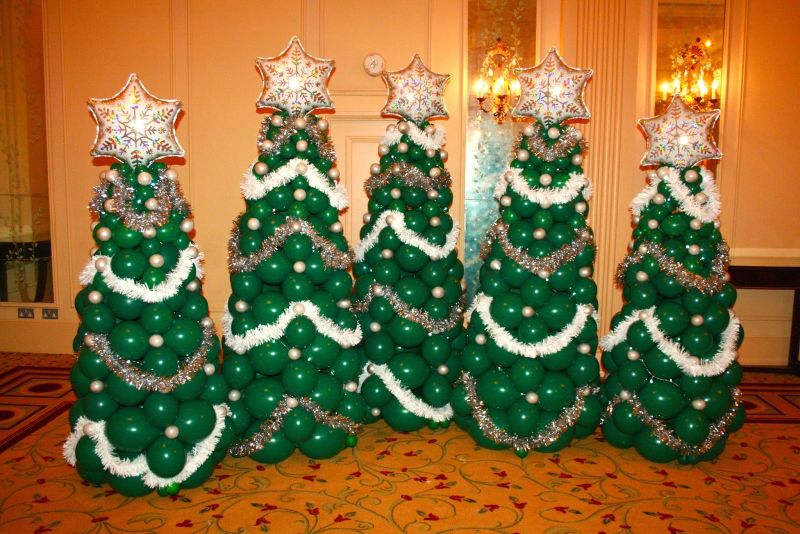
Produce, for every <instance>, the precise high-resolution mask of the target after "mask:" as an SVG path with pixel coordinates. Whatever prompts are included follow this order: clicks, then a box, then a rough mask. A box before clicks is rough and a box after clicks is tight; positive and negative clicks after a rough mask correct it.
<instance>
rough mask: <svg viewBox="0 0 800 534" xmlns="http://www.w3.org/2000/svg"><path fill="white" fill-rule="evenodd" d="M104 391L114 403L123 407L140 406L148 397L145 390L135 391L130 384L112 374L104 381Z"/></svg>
mask: <svg viewBox="0 0 800 534" xmlns="http://www.w3.org/2000/svg"><path fill="white" fill-rule="evenodd" d="M105 391H107V392H108V394H109V395H111V398H112V399H114V401H116V402H117V403H119V404H122V405H123V406H136V405H138V404H141V403H142V401H144V399H145V397H147V395H148V392H147V391H146V390H143V389H137V388H136V387H135V386H134V385H133V384H131V383H130V382H126V381H124V380H123V379H121V378H119V377H118V376H117V375H113V374H112V375H110V376H109V377H108V381H106V389H105Z"/></svg>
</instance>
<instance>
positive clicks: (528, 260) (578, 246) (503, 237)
mask: <svg viewBox="0 0 800 534" xmlns="http://www.w3.org/2000/svg"><path fill="white" fill-rule="evenodd" d="M495 240H496V241H497V242H498V243H500V247H501V248H502V249H503V254H505V255H506V256H507V257H509V258H511V259H512V260H514V261H515V262H517V263H518V264H520V265H521V266H522V267H523V268H524V269H527V270H529V271H531V272H533V273H539V272H540V271H547V272H548V273H551V274H552V273H554V272H556V271H557V270H558V269H559V267H561V266H562V265H564V264H565V263H568V262H570V261H572V260H574V259H575V258H576V257H577V256H578V254H580V253H581V252H583V249H584V248H586V247H587V246H589V247H594V238H593V237H592V234H591V232H589V231H588V230H586V229H583V230H579V231H578V235H577V236H576V238H575V239H574V240H573V241H571V242H570V243H567V244H566V245H563V246H562V247H561V248H559V249H558V250H554V251H553V252H552V253H550V254H548V255H547V256H545V257H543V258H534V257H532V256H530V255H529V254H528V253H527V251H526V250H525V249H523V248H520V247H516V246H514V245H513V244H512V243H511V241H509V239H508V224H506V223H505V222H503V220H502V219H498V220H497V221H496V222H495V223H494V224H492V226H490V227H489V231H488V232H487V233H486V240H485V241H484V242H483V243H481V249H480V256H481V258H482V259H486V256H487V255H488V254H489V253H490V252H491V250H492V243H493V242H494V241H495Z"/></svg>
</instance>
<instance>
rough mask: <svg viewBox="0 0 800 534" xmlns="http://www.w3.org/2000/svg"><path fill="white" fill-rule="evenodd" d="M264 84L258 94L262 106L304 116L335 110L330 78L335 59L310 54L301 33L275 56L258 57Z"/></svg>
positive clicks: (259, 104) (258, 105)
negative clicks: (329, 86) (302, 40)
mask: <svg viewBox="0 0 800 534" xmlns="http://www.w3.org/2000/svg"><path fill="white" fill-rule="evenodd" d="M256 66H257V67H258V72H259V74H261V79H262V81H263V83H264V87H263V89H262V90H261V95H260V96H259V97H258V101H257V102H256V107H258V108H259V109H264V108H268V109H276V110H283V111H286V112H288V113H289V114H290V115H299V116H304V115H306V114H308V113H310V112H311V111H313V110H315V109H318V110H331V109H333V102H332V101H331V97H330V95H329V94H328V80H329V79H330V77H331V73H332V72H333V66H334V61H333V60H332V59H321V58H317V57H314V56H310V55H308V54H307V53H306V50H305V48H303V45H302V43H301V42H300V39H298V38H297V36H294V37H292V38H291V39H290V40H289V44H288V46H287V47H286V48H285V49H284V50H283V52H281V53H280V54H278V55H277V56H275V57H259V58H256Z"/></svg>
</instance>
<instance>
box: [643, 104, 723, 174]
mask: <svg viewBox="0 0 800 534" xmlns="http://www.w3.org/2000/svg"><path fill="white" fill-rule="evenodd" d="M718 117H719V110H718V109H715V110H713V111H694V110H693V109H691V108H690V107H689V106H688V105H687V104H686V103H685V102H684V101H683V98H682V97H681V96H680V95H679V94H676V95H673V97H672V101H671V102H670V103H669V106H667V110H666V111H665V112H664V113H663V114H662V115H656V116H655V117H650V118H647V119H639V125H640V126H641V128H642V130H644V133H645V135H646V136H647V152H646V153H645V155H644V157H643V158H642V163H641V165H671V166H673V167H676V168H680V169H684V168H686V167H691V166H692V165H694V164H695V163H697V162H699V161H703V160H705V159H719V158H721V157H722V152H720V151H719V149H718V148H717V143H716V142H715V141H714V135H713V132H712V130H713V128H714V123H715V122H716V121H717V118H718Z"/></svg>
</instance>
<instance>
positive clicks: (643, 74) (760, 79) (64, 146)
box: [0, 0, 800, 363]
mask: <svg viewBox="0 0 800 534" xmlns="http://www.w3.org/2000/svg"><path fill="white" fill-rule="evenodd" d="M464 4H465V2H463V1H461V0H408V1H406V2H403V3H398V2H388V1H383V0H381V1H375V2H366V1H358V0H298V1H285V0H284V1H279V0H268V1H265V0H259V1H249V0H248V1H245V0H235V1H229V2H218V1H215V0H191V1H189V0H172V1H169V2H168V1H160V0H137V1H134V0H120V1H117V2H101V1H99V0H98V1H93V2H71V1H68V0H45V2H44V7H45V16H44V18H45V36H46V37H45V38H46V42H45V52H46V58H45V59H46V73H47V76H46V85H47V87H46V90H47V123H48V143H49V144H48V166H49V170H50V201H51V214H52V218H53V221H54V222H53V233H54V240H55V254H56V257H55V260H54V261H55V265H54V279H55V298H56V303H55V306H56V307H57V308H58V309H59V312H60V318H59V320H57V321H44V320H42V319H40V317H41V314H40V312H39V311H38V310H37V312H36V317H37V318H36V319H34V320H25V321H22V320H16V319H15V317H16V307H13V306H0V350H27V351H40V352H46V351H51V352H52V351H57V352H65V351H69V342H70V339H71V337H72V335H73V333H74V331H75V327H76V325H77V317H76V316H75V312H74V309H73V307H72V298H73V296H74V294H75V292H76V291H77V290H78V283H77V274H78V272H79V271H80V269H81V268H82V267H83V265H84V263H85V262H86V260H87V258H88V252H89V248H90V247H91V246H92V243H91V236H90V233H89V229H88V224H89V217H88V213H87V211H86V209H85V205H86V202H87V201H88V199H89V195H90V190H91V187H92V185H94V183H95V182H96V180H97V173H98V172H99V170H100V169H101V168H102V167H100V166H97V165H95V164H93V162H92V160H91V159H90V158H89V156H88V151H89V147H90V145H91V141H92V139H93V134H94V124H93V121H92V120H91V118H90V116H89V114H88V112H87V110H86V107H85V102H86V99H87V98H88V97H90V96H94V97H103V96H110V95H112V94H114V93H115V92H116V91H117V90H118V89H119V87H120V86H121V85H122V83H123V82H124V80H125V79H126V76H127V74H128V73H129V72H131V71H134V70H135V71H137V72H138V73H139V75H140V77H141V78H142V79H143V80H144V82H145V83H146V85H147V87H148V88H149V89H150V90H151V91H153V92H154V93H155V94H157V95H159V96H162V97H165V98H166V97H170V98H178V99H180V100H182V101H183V102H184V109H185V110H186V114H185V115H184V117H183V119H182V120H181V121H180V122H179V125H178V135H179V137H180V139H181V142H182V143H183V145H184V147H185V148H186V151H187V159H186V162H185V164H183V165H179V166H177V167H176V168H177V170H178V172H179V174H180V179H181V182H182V184H183V186H184V190H185V192H186V194H187V196H188V198H189V200H190V201H191V202H192V205H193V207H194V210H195V218H196V223H197V240H198V242H199V244H200V245H201V246H202V247H203V249H204V250H205V252H206V254H207V283H206V286H205V288H206V295H207V297H208V299H209V302H210V304H211V308H212V311H213V312H214V314H215V317H216V318H218V317H219V314H220V312H221V310H222V306H223V303H224V301H225V299H226V298H227V296H228V291H229V288H228V277H227V270H226V268H225V254H226V252H225V246H226V241H227V237H228V233H229V230H230V225H231V221H232V219H233V218H234V217H235V216H236V214H237V213H238V212H239V210H241V209H242V207H243V202H242V200H241V197H240V195H239V190H238V184H239V179H240V176H241V172H242V171H243V170H244V169H245V168H246V167H247V165H248V164H249V163H250V162H252V160H253V159H254V157H255V156H256V150H255V136H256V132H257V129H258V125H259V122H260V119H261V116H260V115H259V114H258V113H257V112H256V110H255V105H254V102H255V98H256V97H257V95H258V91H259V88H260V85H259V84H260V82H259V77H258V74H257V72H256V70H255V68H254V58H255V57H256V56H259V55H273V54H276V53H278V52H279V51H280V50H281V49H282V48H283V47H284V46H285V44H286V42H287V40H288V38H289V36H290V35H292V34H295V33H296V34H298V35H299V36H300V37H301V39H302V40H303V42H304V44H305V45H306V47H307V49H308V51H309V52H310V53H312V54H317V55H322V56H325V57H333V58H334V59H336V61H337V70H336V71H335V72H334V74H333V78H332V81H331V90H332V95H333V98H334V101H335V103H336V107H337V113H336V114H335V115H333V116H332V118H331V125H332V128H331V132H332V135H333V140H334V143H335V146H336V149H337V152H338V154H339V166H340V169H341V171H342V179H343V180H344V182H345V184H346V186H347V187H348V189H349V190H350V191H351V193H352V195H351V196H352V207H351V209H350V211H348V212H347V213H345V215H344V217H343V222H344V224H345V228H346V232H347V235H348V236H349V237H350V238H351V241H352V240H354V237H355V236H356V234H357V232H358V228H359V225H360V218H361V214H362V213H363V212H364V210H365V206H366V199H365V196H364V193H363V190H362V183H363V180H364V178H365V177H366V176H367V170H368V168H369V164H370V163H372V162H373V161H375V159H376V158H377V155H376V146H377V142H378V140H379V139H380V137H381V135H382V133H383V131H384V128H385V125H386V124H388V123H389V122H390V121H388V120H384V119H381V118H380V117H379V116H378V112H379V110H380V108H381V107H382V105H383V101H384V94H385V91H384V88H383V85H382V83H381V82H380V80H379V79H378V78H372V77H369V76H367V75H366V74H365V73H364V71H363V70H362V68H361V61H362V60H363V57H364V55H366V54H367V53H370V52H379V53H381V54H383V56H384V57H385V58H386V66H387V68H389V69H398V68H402V67H404V66H405V64H406V63H407V62H408V60H409V59H410V58H411V56H412V55H413V53H415V52H419V53H420V55H421V56H422V58H423V60H424V61H425V62H426V63H427V64H428V65H429V67H431V68H432V69H433V70H436V71H438V72H449V73H450V74H451V75H452V79H451V83H450V86H449V88H448V92H447V105H448V108H449V110H450V113H451V119H450V120H449V121H448V122H447V123H446V126H447V129H448V133H449V136H448V140H449V143H448V147H447V148H448V150H449V151H450V154H451V157H450V161H449V162H448V167H449V169H450V171H451V173H452V175H453V176H454V177H455V180H454V181H455V188H456V199H459V198H461V195H460V187H461V183H462V180H461V176H463V144H464V130H463V129H464V122H465V109H466V108H465V101H466V100H465V99H466V98H467V95H466V88H467V87H468V86H469V84H468V83H467V82H466V81H465V80H464V79H463V78H464V73H465V65H464V60H465V58H466V53H465V50H466V39H465V31H466V27H465V26H466V12H465V10H466V8H465V5H464ZM655 4H656V2H651V1H647V0H608V1H604V2H597V1H594V0H539V4H538V6H537V18H538V22H539V29H540V31H539V33H538V35H537V36H536V37H534V36H531V39H534V38H535V39H536V44H537V47H538V49H539V50H540V51H542V50H546V49H547V48H548V47H549V46H551V45H558V46H560V47H561V48H562V52H563V54H564V57H565V59H566V60H567V61H569V62H574V63H576V64H579V65H588V66H591V67H593V68H594V69H595V79H594V80H593V81H592V83H591V85H590V87H589V89H588V90H587V95H588V99H589V105H590V107H591V109H592V111H593V119H592V122H591V123H590V125H589V126H587V128H586V130H587V137H588V138H589V140H590V142H591V152H590V155H589V157H588V158H587V169H588V172H590V173H591V176H592V178H593V179H594V180H595V182H596V184H597V195H596V197H595V198H594V199H593V209H592V216H591V218H592V219H591V223H592V225H593V226H594V227H595V229H596V231H597V232H598V234H599V236H598V239H599V243H600V246H601V247H602V248H601V250H600V256H599V259H598V266H597V267H598V269H597V274H596V279H597V281H598V285H599V287H600V296H601V308H602V309H601V312H602V313H603V317H604V318H603V327H604V328H605V327H607V323H608V320H609V319H610V315H611V313H613V310H615V309H617V308H618V306H619V300H620V293H619V291H618V290H617V289H616V288H614V287H613V286H612V285H611V280H612V275H613V270H614V268H615V266H616V263H617V262H618V261H619V260H620V259H621V258H622V256H623V254H624V251H625V247H626V245H627V240H628V238H629V236H630V226H629V214H628V212H627V204H628V202H629V201H630V198H631V197H632V196H633V195H634V194H635V193H636V192H638V191H639V189H641V187H642V186H643V185H644V173H642V172H641V171H640V170H639V169H638V160H639V158H640V156H641V154H642V152H643V150H644V139H643V137H642V136H641V134H640V133H639V132H638V130H637V129H636V124H635V119H636V118H637V117H640V116H645V115H648V113H647V112H648V110H649V109H652V101H651V96H650V93H651V91H650V87H651V83H652V76H653V74H652V72H653V61H654V53H653V50H654V48H653V20H654V16H655ZM727 9H728V20H727V27H726V37H725V42H726V60H725V61H726V73H727V79H726V80H725V83H724V87H723V89H724V91H725V93H724V98H723V100H724V101H725V102H726V106H725V109H724V113H723V117H722V119H721V121H722V123H721V124H722V135H721V140H720V142H721V148H722V150H723V151H724V152H725V153H726V156H725V159H724V161H723V163H722V165H721V166H720V183H721V187H722V193H723V203H724V208H723V231H724V234H725V235H726V237H727V238H728V239H729V241H730V243H731V245H732V247H733V250H734V254H738V256H739V257H740V258H741V257H742V256H744V255H750V256H759V257H760V258H761V259H760V260H757V261H762V260H763V261H767V260H765V258H767V259H768V258H769V257H772V256H776V257H783V258H784V260H783V261H790V262H796V261H800V241H798V239H800V236H798V231H797V230H798V229H800V228H798V224H797V223H796V216H795V211H796V210H794V209H792V208H793V203H794V199H796V198H798V196H800V185H798V184H800V180H798V176H797V174H798V171H797V170H796V169H797V167H796V166H795V165H794V164H793V159H792V158H793V155H795V154H797V153H800V150H798V148H800V147H798V144H797V143H798V141H797V137H796V136H793V135H792V129H793V127H794V124H795V123H796V122H797V119H798V118H800V117H798V113H800V109H799V108H798V106H796V105H793V103H792V102H791V101H790V99H791V98H793V96H794V92H793V90H792V88H793V87H795V86H796V80H797V79H798V78H800V72H798V63H797V62H794V63H791V62H785V63H784V62H783V58H785V57H786V56H787V54H786V53H783V54H776V53H775V52H776V50H781V51H784V52H786V51H791V50H796V49H797V48H800V36H798V35H797V34H796V33H795V32H794V31H793V30H794V28H795V27H797V25H798V22H800V20H798V13H800V7H798V5H797V3H796V2H794V1H792V0H771V1H770V2H764V3H762V2H756V1H754V0H728V8H727ZM136 29H139V31H138V32H137V31H136ZM121 30H124V31H123V32H121ZM765 36H769V38H766V37H765ZM777 110H779V112H780V115H779V117H780V119H781V122H780V123H777V122H776V118H775V116H776V113H777ZM767 187H768V188H770V190H777V191H780V192H781V193H780V194H779V195H775V197H771V196H768V195H767V194H765V188H767ZM462 211H463V204H462V203H459V201H458V200H457V201H456V205H455V206H454V214H455V217H456V219H457V220H461V219H462ZM772 297H775V299H777V300H774V299H773V298H772ZM772 297H771V296H769V295H762V294H754V295H752V296H750V297H745V298H743V299H742V302H741V305H740V307H739V308H738V309H737V311H738V313H739V314H740V315H742V316H743V318H744V319H745V325H746V327H748V321H751V322H752V324H754V325H755V333H756V334H758V332H761V333H762V334H763V335H761V336H759V335H755V336H753V337H749V338H748V344H746V345H745V348H746V349H747V358H751V357H752V358H755V357H756V356H755V353H756V352H758V351H756V350H755V349H759V347H761V348H765V349H766V350H767V351H768V352H769V353H770V354H778V356H780V358H783V353H782V352H780V351H782V350H783V348H782V346H780V339H781V336H782V335H783V334H782V333H781V332H783V329H784V328H785V327H786V325H787V320H788V317H787V316H786V313H785V311H786V310H785V309H784V308H785V306H784V305H783V304H781V303H783V300H781V299H782V298H784V297H780V296H779V295H778V294H774V295H773V296H772ZM772 302H774V303H776V305H775V306H771V307H770V312H769V314H765V313H764V309H765V307H766V306H769V305H770V304H769V303H772ZM759 321H760V324H759ZM748 329H749V330H750V333H751V334H752V333H754V332H753V328H749V327H748ZM754 338H755V339H754ZM759 338H761V340H762V341H759ZM776 343H778V344H777V345H776ZM751 348H752V350H751ZM780 358H779V359H780ZM745 363H748V361H745ZM750 363H752V362H750Z"/></svg>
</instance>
